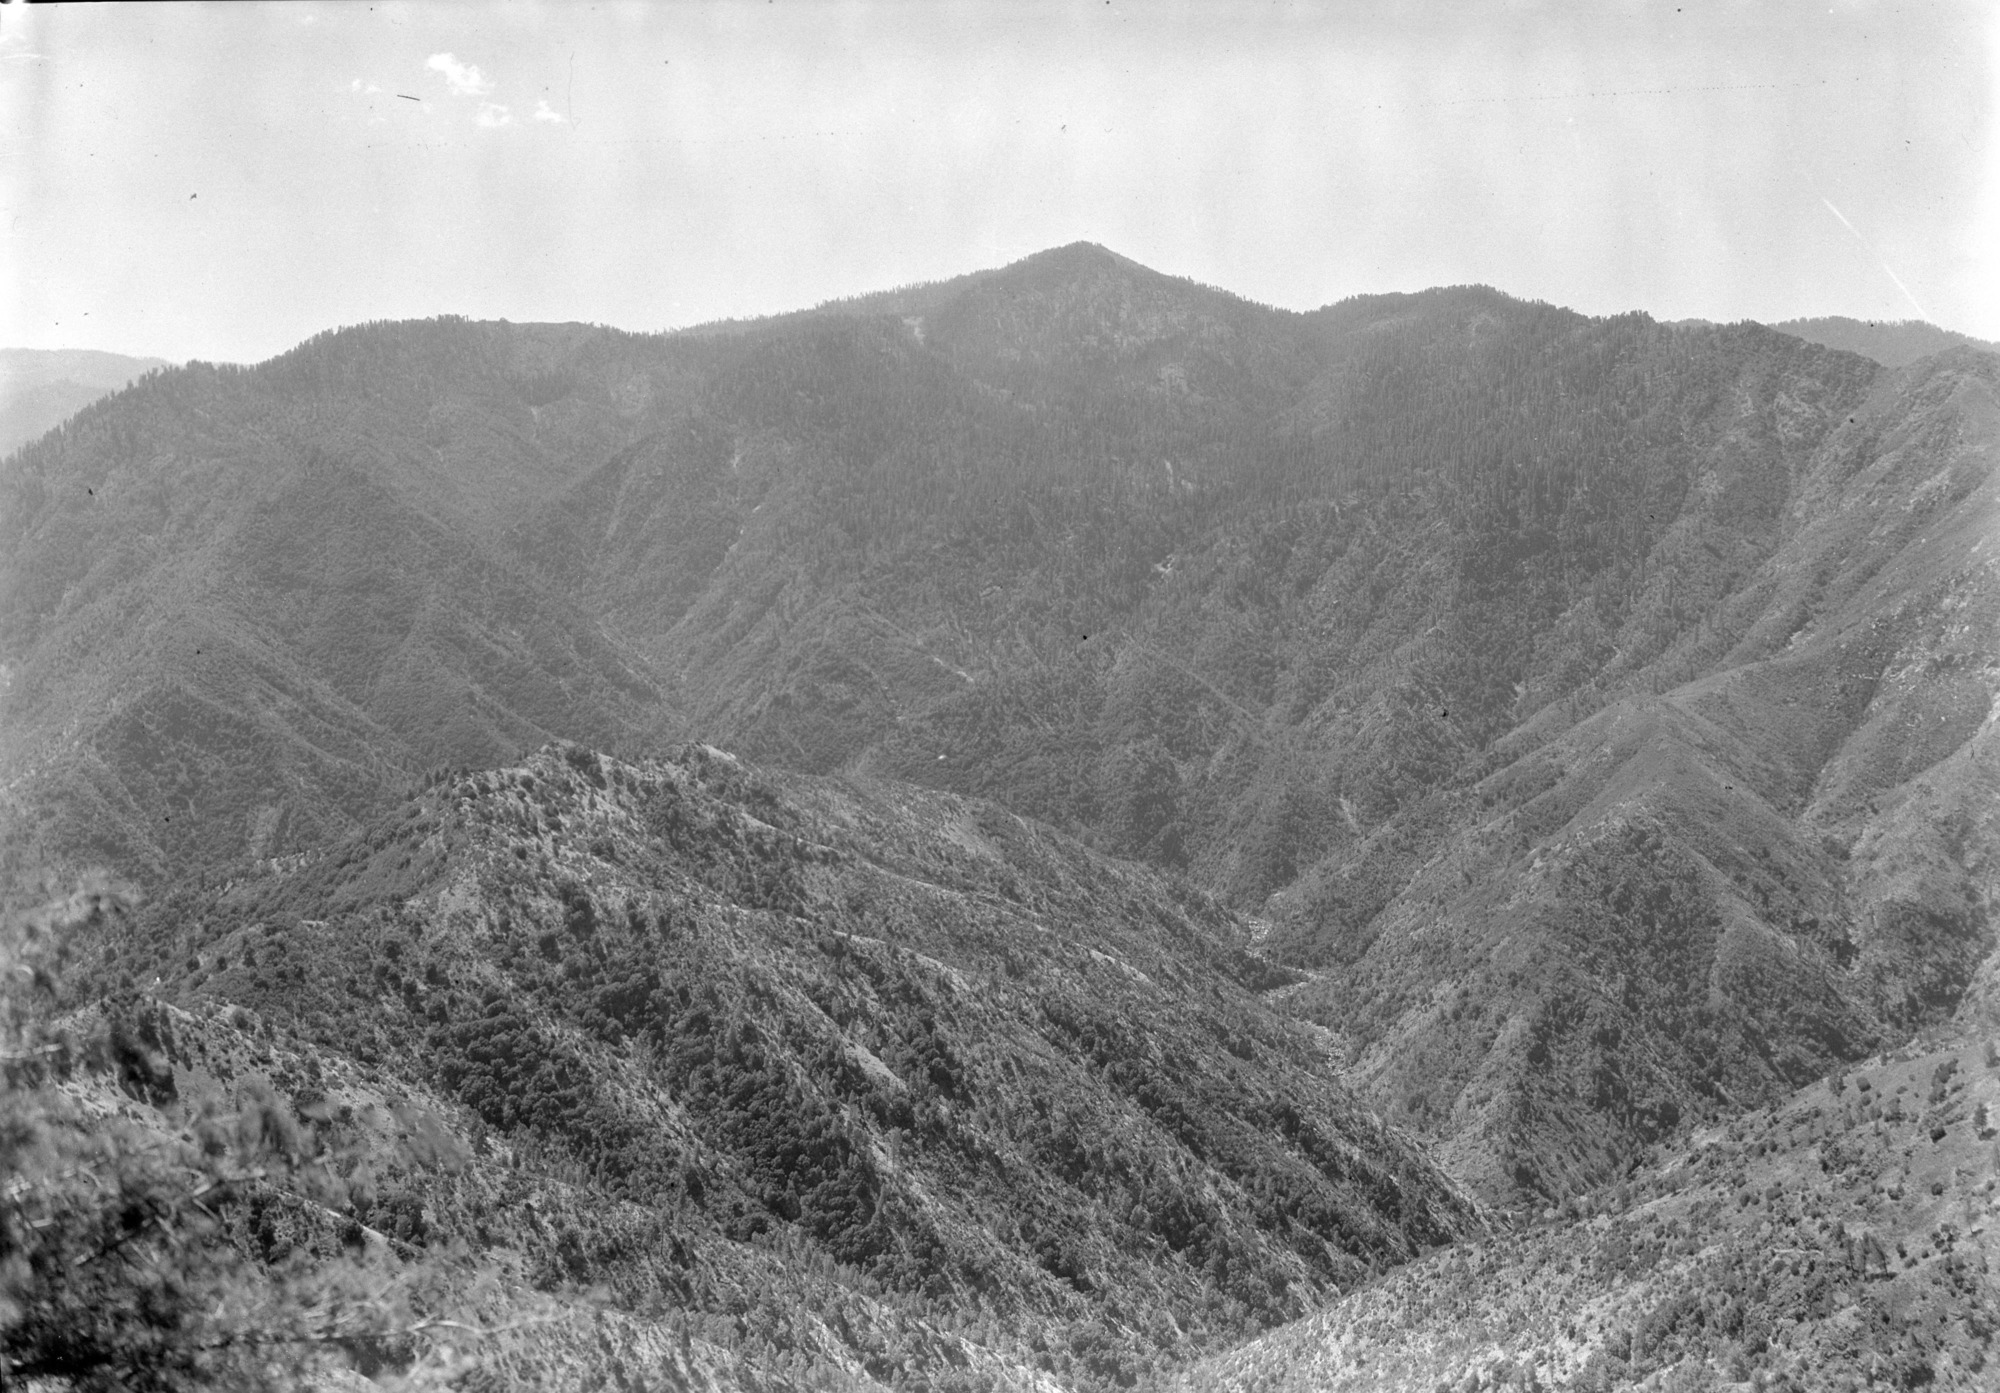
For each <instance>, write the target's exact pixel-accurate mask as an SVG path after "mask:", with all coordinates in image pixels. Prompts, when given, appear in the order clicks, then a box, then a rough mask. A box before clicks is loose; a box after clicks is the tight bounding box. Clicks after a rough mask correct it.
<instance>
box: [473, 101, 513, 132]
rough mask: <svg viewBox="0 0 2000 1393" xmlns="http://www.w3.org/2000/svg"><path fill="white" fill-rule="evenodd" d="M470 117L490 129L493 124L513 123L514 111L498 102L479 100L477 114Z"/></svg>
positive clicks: (505, 124) (504, 124) (509, 124)
mask: <svg viewBox="0 0 2000 1393" xmlns="http://www.w3.org/2000/svg"><path fill="white" fill-rule="evenodd" d="M472 119H473V120H474V121H475V122H477V123H478V124H480V125H482V126H485V127H487V128H488V129H489V130H490V129H492V128H493V127H495V126H511V125H513V124H514V113H513V112H511V111H509V110H508V109H507V108H506V107H504V106H502V105H500V103H498V102H481V103H480V104H479V114H478V115H477V116H475V117H473V118H472Z"/></svg>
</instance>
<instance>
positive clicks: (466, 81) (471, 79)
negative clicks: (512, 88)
mask: <svg viewBox="0 0 2000 1393" xmlns="http://www.w3.org/2000/svg"><path fill="white" fill-rule="evenodd" d="M424 66H425V67H427V68H429V69H430V70H431V71H433V72H439V73H443V74H444V85H445V86H447V87H449V88H450V89H451V94H452V95H453V96H454V97H483V96H485V95H486V94H487V93H488V92H491V91H492V90H493V79H492V78H490V77H488V76H487V75H486V74H485V73H482V72H481V71H479V69H478V68H475V67H474V66H473V65H472V64H470V63H461V62H459V61H458V60H457V59H456V58H454V57H452V56H451V55H450V54H449V53H433V54H432V55H431V56H430V57H429V58H428V59H426V60H425V62H424Z"/></svg>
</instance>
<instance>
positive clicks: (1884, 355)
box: [1771, 315, 2000, 368]
mask: <svg viewBox="0 0 2000 1393" xmlns="http://www.w3.org/2000/svg"><path fill="white" fill-rule="evenodd" d="M1771 327H1772V328H1773V329H1776V330H1777V331H1778V332H1779V333H1781V334H1796V335H1797V336H1798V337H1800V338H1802V339H1805V340H1807V341H1808V342H1810V343H1823V344H1825V345H1826V346H1827V347H1828V348H1840V349H1845V350H1846V351H1847V352H1849V353H1859V354H1860V355H1861V356H1862V357H1864V358H1873V359H1874V360H1875V361H1876V362H1878V363H1881V364H1883V365H1884V366H1885V367H1891V368H1900V367H1903V366H1905V365H1906V364H1909V363H1914V362H1916V361H1917V359H1919V358H1927V357H1929V356H1930V355H1931V354H1933V353H1939V352H1942V351H1943V350H1945V349H1947V348H1952V347H1956V346H1957V345H1960V344H1963V345H1965V346H1966V347H1968V348H1981V349H1985V350H1986V351H1987V352H2000V344H1996V343H1989V342H1987V341H1986V340H1984V339H1975V338H1973V337H1971V336H1970V335H1968V334H1960V333H1955V332H1954V331H1952V330H1950V329H1940V328H1938V326H1937V325H1935V324H1927V323H1925V322H1924V321H1923V320H1921V319H1904V320H1877V319H1846V318H1843V317H1842V316H1840V315H1829V316H1826V317H1824V318H1821V319H1788V320H1786V321H1785V322H1784V323H1782V324H1773V325H1772V326H1771Z"/></svg>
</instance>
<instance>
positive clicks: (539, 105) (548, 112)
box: [535, 101, 569, 121]
mask: <svg viewBox="0 0 2000 1393" xmlns="http://www.w3.org/2000/svg"><path fill="white" fill-rule="evenodd" d="M535 119H536V120H537V121H567V120H568V119H569V118H568V117H567V116H565V115H563V114H562V113H561V112H560V111H555V110H553V109H551V108H550V106H549V104H548V103H547V102H546V101H538V102H536V103H535Z"/></svg>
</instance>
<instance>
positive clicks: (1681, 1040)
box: [1270, 350, 2000, 1204]
mask: <svg viewBox="0 0 2000 1393" xmlns="http://www.w3.org/2000/svg"><path fill="white" fill-rule="evenodd" d="M1996 383H2000V358H1995V357H1994V356H1993V355H1988V354H1979V353H1973V352H1971V351H1969V350H1958V351H1956V352H1955V353H1954V354H1949V355H1942V356H1940V357H1936V358H1932V359H1929V360H1926V362H1925V363H1924V364H1920V365H1918V366H1917V367H1915V368H1911V369H1906V370H1905V371H1904V373H1903V374H1902V375H1900V376H1897V377H1894V378H1891V379H1888V380H1886V381H1884V382H1883V383H1882V384H1881V385H1880V386H1879V387H1878V389H1877V390H1876V392H1875V393H1873V394H1872V395H1871V397H1870V399H1869V400H1868V401H1867V402H1866V403H1865V404H1863V405H1861V406H1859V407H1857V409H1856V410H1855V412H1854V414H1853V417H1852V419H1851V420H1849V421H1846V422H1843V423H1842V424H1841V425H1840V426H1839V427H1838V428H1837V429H1836V430H1835V431H1834V432H1833V433H1832V434H1831V435H1830V436H1829V437H1828V438H1827V439H1826V441H1825V442H1824V443H1823V445H1822V446H1821V447H1820V448H1819V449H1818V450H1817V451H1816V452H1815V453H1814V455H1813V456H1812V457H1811V458H1810V460H1809V461H1806V462H1804V463H1803V465H1802V467H1801V469H1800V470H1799V473H1798V475H1797V477H1796V479H1795V482H1794V484H1793V486H1792V489H1791V495H1792V501H1791V502H1790V503H1789V504H1788V506H1787V507H1786V508H1785V510H1784V511H1783V513H1782V514H1780V515H1779V516H1778V517H1777V518H1774V519H1773V521H1772V524H1771V526H1772V531H1773V532H1774V533H1775V534H1776V535H1777V539H1778V540H1777V544H1776V546H1775V547H1774V548H1773V552H1772V555H1771V556H1770V558H1769V560H1768V561H1766V562H1764V563H1763V564H1761V565H1760V566H1758V567H1757V568H1756V569H1755V570H1753V571H1752V572H1751V574H1750V575H1749V576H1747V577H1746V578H1745V581H1744V582H1743V583H1742V584H1740V585H1739V586H1737V587H1735V591H1734V593H1733V594H1732V595H1731V596H1729V597H1728V598H1727V599H1725V600H1723V601H1721V602H1720V603H1718V604H1716V605H1715V606H1714V607H1713V608H1712V609H1707V610H1706V611H1705V612H1703V613H1702V614H1701V615H1700V617H1699V620H1698V622H1696V623H1693V624H1690V625H1689V626H1687V628H1686V629H1685V630H1683V632H1682V633H1681V635H1680V636H1679V637H1678V638H1677V639H1676V641H1675V643H1674V644H1673V646H1671V647H1670V648H1668V650H1667V651H1666V653H1665V654H1664V655H1663V656H1662V657H1661V658H1660V659H1659V660H1656V662H1655V664H1654V665H1653V671H1654V672H1655V673H1656V674H1658V673H1660V672H1662V671H1664V672H1668V673H1675V674H1676V675H1678V674H1679V673H1692V674H1693V677H1692V680H1689V681H1685V682H1682V683H1678V684H1676V685H1666V684H1663V685H1662V688H1661V691H1660V693H1659V694H1657V695H1654V694H1651V693H1641V694H1638V695H1632V696H1627V697H1624V698H1622V699H1620V700H1617V701H1615V702H1612V703H1610V704H1609V705H1606V706H1605V707H1603V709H1601V710H1597V711H1595V712H1591V713H1588V714H1580V715H1579V716H1578V718H1576V719H1574V720H1571V719H1569V718H1568V712H1566V711H1560V710H1554V711H1548V712H1545V713H1543V714H1542V715H1541V716H1540V717H1538V718H1537V719H1535V720H1533V721H1530V722H1529V723H1527V724H1525V725H1524V726H1523V727H1521V728H1520V729H1518V730H1516V731H1514V732H1512V733H1510V734H1509V735H1508V736H1507V737H1505V738H1504V739H1502V740H1500V741H1498V742H1496V743H1495V744H1494V746H1493V747H1492V748H1491V749H1490V750H1489V751H1488V752H1487V753H1486V754H1485V756H1484V757H1483V763H1469V764H1468V765H1467V766H1466V770H1465V772H1464V773H1463V774H1462V775H1461V776H1460V777H1459V778H1457V779H1454V780H1449V781H1446V782H1445V783H1444V784H1443V785H1442V786H1440V787H1439V788H1436V789H1434V790H1433V791H1431V792H1430V793H1428V794H1427V795H1426V796H1425V797H1424V798H1423V799H1421V800H1419V801H1417V802H1415V803H1413V804H1412V805H1411V806H1409V807H1407V808H1405V809H1402V810H1399V811H1398V812H1396V813H1395V814H1394V815H1392V816H1391V817H1390V818H1389V819H1387V820H1386V821H1385V822H1384V823H1383V824H1382V825H1380V826H1378V827H1375V828H1372V829H1365V831H1363V832H1359V833H1357V834H1356V835H1354V836H1353V837H1352V838H1351V840H1350V841H1349V842H1348V844H1347V845H1346V846H1345V847H1343V848H1342V849H1340V850H1338V851H1336V852H1335V853H1334V854H1333V855H1332V856H1330V857H1328V858H1327V859H1326V860H1324V861H1322V862H1321V863H1320V864H1319V865H1317V866H1315V867H1314V868H1313V869H1312V870H1311V871H1310V872H1309V873H1308V874H1307V875H1305V876H1303V877H1302V878H1301V879H1300V881H1299V882H1298V883H1297V884H1296V885H1295V886H1294V887H1293V888H1292V889H1290V890H1288V891H1287V892H1286V893H1285V895H1284V896H1282V897H1281V903H1282V909H1281V910H1280V911H1279V913H1278V916H1277V918H1278V924H1277V927H1276V928H1275V929H1274V930H1273V933H1272V936H1271V940H1270V944H1271V946H1272V948H1273V949H1274V950H1275V951H1278V952H1279V953H1280V956H1289V957H1291V958H1293V959H1297V960H1304V961H1314V962H1318V963H1320V964H1322V965H1323V967H1324V969H1325V970H1324V972H1323V973H1322V974H1321V976H1320V978H1319V980H1317V981H1315V982H1314V983H1313V984H1311V985H1310V986H1307V987H1304V988H1301V989H1300V992H1299V993H1298V995H1297V996H1296V997H1295V998H1294V999H1293V1006H1294V1008H1295V1009H1298V1010H1301V1011H1303V1012H1305V1013H1307V1014H1309V1015H1312V1016H1313V1017H1314V1018H1316V1019H1320V1020H1322V1021H1324V1022H1326V1023H1327V1024H1329V1025H1331V1026H1333V1027H1334V1028H1336V1029H1339V1030H1342V1031H1345V1032H1347V1034H1348V1038H1349V1039H1350V1040H1351V1041H1352V1042H1353V1047H1354V1049H1355V1051H1356V1062H1357V1065H1358V1067H1359V1069H1360V1071H1361V1076H1362V1077H1363V1078H1366V1079H1368V1080H1371V1081H1372V1086H1373V1088H1374V1089H1375V1090H1376V1091H1377V1096H1378V1097H1380V1098H1381V1099H1383V1100H1384V1102H1385V1103H1389V1104H1391V1105H1392V1106H1393V1108H1394V1110H1395V1111H1396V1112H1397V1113H1399V1114H1401V1115H1403V1116H1405V1117H1408V1118H1411V1119H1413V1120H1415V1119H1425V1120H1427V1121H1428V1124H1429V1130H1431V1131H1432V1132H1433V1133H1434V1134H1435V1135H1437V1136H1438V1137H1439V1138H1440V1139H1441V1140H1443V1141H1444V1142H1445V1149H1444V1152H1443V1154H1444V1155H1446V1156H1447V1157H1448V1158H1450V1161H1451V1163H1452V1164H1453V1165H1454V1166H1455V1167H1456V1168H1457V1169H1458V1170H1459V1172H1460V1173H1461V1174H1465V1175H1467V1176H1469V1177H1472V1176H1477V1177H1479V1180H1478V1183H1479V1184H1481V1186H1482V1187H1483V1188H1485V1189H1486V1190H1487V1191H1488V1192H1489V1193H1493V1194H1499V1193H1502V1192H1504V1191H1505V1190H1506V1189H1507V1188H1508V1187H1510V1186H1511V1187H1514V1188H1517V1189H1519V1190H1522V1191H1525V1192H1527V1193H1529V1194H1532V1195H1539V1196H1541V1197H1543V1199H1544V1200H1545V1199H1547V1198H1551V1197H1552V1198H1557V1199H1560V1198H1561V1197H1562V1196H1563V1195H1565V1194H1567V1193H1569V1192H1570V1191H1571V1190H1573V1189H1574V1188H1577V1187H1580V1186H1587V1185H1589V1184H1592V1183H1595V1182H1596V1181H1598V1180H1600V1179H1601V1178H1602V1177H1604V1176H1605V1175H1607V1174H1610V1173H1613V1170H1614V1169H1615V1167H1617V1166H1618V1165H1620V1164H1621V1163H1622V1162H1623V1161H1624V1160H1626V1159H1627V1158H1628V1157H1629V1156H1630V1155H1631V1154H1633V1153H1634V1152H1635V1151H1636V1150H1637V1149H1638V1147H1640V1146H1641V1145H1643V1144H1644V1143H1645V1142H1647V1141H1649V1140H1651V1139H1653V1138H1655V1137H1657V1136H1661V1135H1664V1134H1665V1133H1666V1132H1667V1131H1669V1130H1670V1129H1671V1128H1672V1127H1673V1125H1674V1124H1675V1122H1676V1121H1678V1120H1679V1119H1680V1118H1682V1117H1686V1116H1689V1115H1702V1116H1714V1115H1716V1114H1717V1113H1719V1112H1720V1113H1726V1112H1729V1111H1733V1110H1734V1109H1736V1108H1737V1107H1740V1106H1744V1105H1748V1104H1752V1103H1756V1102H1761V1101H1765V1100H1768V1099H1771V1098H1773V1097H1776V1096H1780V1095H1781V1094H1782V1093H1783V1092H1785V1091H1787V1090H1788V1089H1790V1088H1791V1087H1794V1086H1797V1085H1799V1084H1801V1083H1803V1082H1804V1081H1806V1080H1807V1079H1810V1078H1812V1077H1815V1076H1817V1075H1819V1074H1821V1073H1823V1072H1824V1071H1825V1070H1827V1069H1828V1068H1830V1067H1832V1066H1833V1065H1834V1064H1836V1063H1837V1062H1839V1061H1841V1060H1843V1059H1846V1058H1851V1057H1854V1056H1855V1055H1857V1054H1859V1053H1865V1052H1868V1051H1871V1050H1874V1049H1878V1048H1881V1047H1882V1046H1884V1045H1886V1044H1894V1043H1897V1042H1900V1041H1901V1040H1902V1039H1904V1038H1907V1036H1908V1035H1909V1034H1910V1033H1911V1032H1912V1031H1914V1030H1916V1029H1917V1028H1919V1027H1921V1026H1924V1025H1928V1024H1935V1023H1936V1022H1938V1021H1941V1020H1943V1019H1946V1018H1948V1017H1949V1016H1950V1015H1951V1013H1952V1011H1953V1010H1954V1009H1955V1008H1956V1007H1957V1005H1958V1004H1959V1002H1960V1000H1961V998H1962V996H1963V993H1964V991H1965V989H1966V987H1967V984H1968V983H1969V982H1970V980H1971V978H1972V975H1973V973H1974V971H1975V969H1976V968H1977V967H1978V965H1979V963H1980V962H1981V961H1982V960H1983V959H1984V958H1985V956H1986V954H1987V953H1988V952H1989V951H1990V950H1991V948H1992V947H1993V924H1992V905H1993V902H1994V898H1995V896H1996V895H2000V880H1996V874H2000V856H1996V850H2000V816H1996V815H1997V814H2000V767H1996V762H1995V761H1996V759H2000V752H1996V750H1995V749H1994V745H1993V742H1994V711H1995V709H1996V708H1995V703H1996V699H2000V550H1996V548H2000V469H1996V465H2000V412H1996V402H1995V387H1996ZM1676 540H1677V541H1679V542H1680V543H1681V544H1683V545H1699V544H1698V543H1695V542H1694V541H1693V539H1692V538H1682V539H1676ZM1704 549H1705V548H1704ZM1534 1202H1535V1203H1537V1204H1539V1203H1541V1202H1542V1200H1536V1201H1534Z"/></svg>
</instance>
